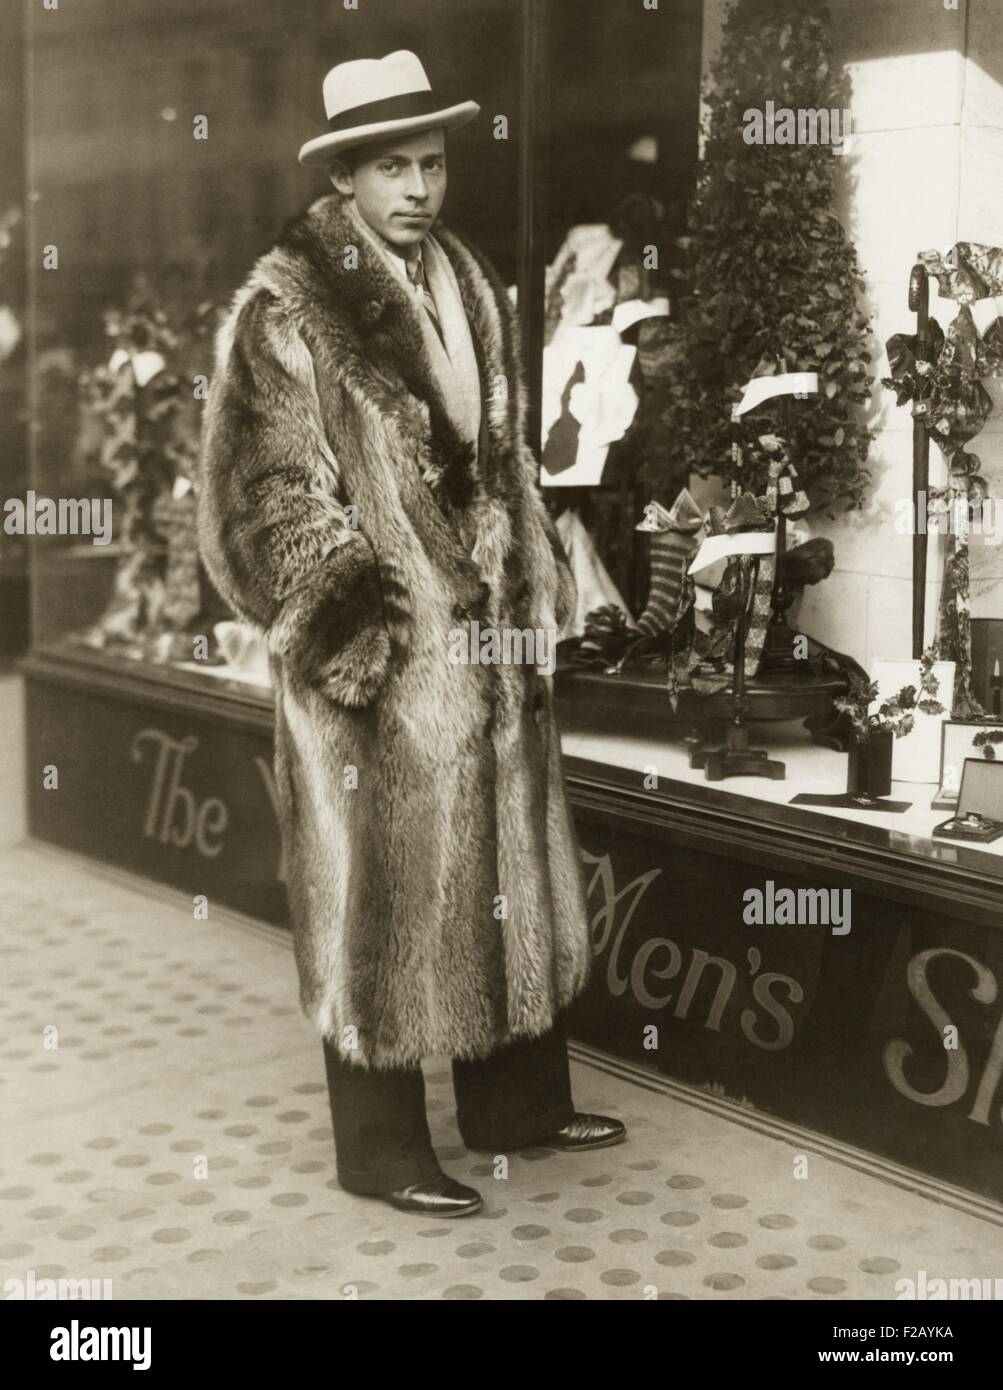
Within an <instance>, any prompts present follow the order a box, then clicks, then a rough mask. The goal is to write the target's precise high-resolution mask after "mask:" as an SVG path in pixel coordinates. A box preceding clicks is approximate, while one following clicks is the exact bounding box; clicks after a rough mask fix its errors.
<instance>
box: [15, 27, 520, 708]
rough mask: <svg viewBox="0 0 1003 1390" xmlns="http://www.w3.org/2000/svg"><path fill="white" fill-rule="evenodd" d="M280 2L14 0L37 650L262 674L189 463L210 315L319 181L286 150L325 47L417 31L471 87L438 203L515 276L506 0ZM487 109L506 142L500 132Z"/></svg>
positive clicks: (425, 46)
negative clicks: (219, 578) (470, 112)
mask: <svg viewBox="0 0 1003 1390" xmlns="http://www.w3.org/2000/svg"><path fill="white" fill-rule="evenodd" d="M293 10H294V7H291V6H289V5H286V4H280V3H273V4H268V5H264V6H258V7H255V8H253V9H251V10H249V9H248V7H247V6H246V5H244V4H237V3H234V2H233V0H222V2H221V0H188V3H185V4H181V5H172V6H170V7H169V8H168V9H167V10H165V9H164V7H163V6H161V5H158V4H155V3H153V0H138V3H135V4H132V5H130V6H129V10H128V14H127V15H123V13H122V10H121V7H120V6H118V5H116V4H114V3H111V0H98V3H95V4H92V5H90V6H89V7H88V10H87V13H86V15H83V14H81V13H75V12H74V11H73V9H72V8H66V7H61V8H60V9H59V10H58V11H55V10H53V11H50V10H46V9H43V8H42V7H40V6H33V7H31V9H30V12H29V20H28V31H27V39H26V50H27V57H26V79H25V80H26V85H27V89H28V93H29V96H30V103H29V111H30V126H29V129H28V131H27V140H28V155H29V158H28V169H29V174H28V178H29V190H28V196H27V203H26V206H27V218H28V226H29V244H30V245H31V246H32V247H33V248H35V250H34V251H33V253H32V257H31V272H32V287H31V304H30V314H29V330H30V331H29V337H30V346H31V358H32V372H33V382H34V392H35V400H34V419H35V422H36V423H35V430H34V434H33V438H32V450H31V476H30V482H29V486H30V489H31V492H30V493H29V494H28V498H27V503H32V502H33V503H34V507H33V517H34V520H33V521H32V522H30V523H29V524H28V527H27V529H29V530H30V529H31V527H32V526H34V527H35V528H36V529H37V532H38V534H37V535H36V536H35V537H34V545H33V596H32V597H33V601H32V622H33V632H34V640H35V643H36V645H38V646H45V645H47V644H50V643H52V642H54V641H58V642H60V643H61V644H63V646H64V648H65V649H66V650H67V651H72V652H75V653H77V654H78V655H80V654H86V653H90V654H91V655H93V656H100V658H101V659H102V660H107V661H113V662H115V661H123V660H124V661H127V662H129V663H135V662H136V661H140V662H145V663H154V664H157V665H160V666H163V667H165V668H169V669H171V670H174V671H177V672H182V673H188V674H190V675H192V676H197V675H199V673H201V674H203V675H205V674H208V673H211V672H213V671H216V672H218V673H220V674H224V675H225V676H227V677H228V678H237V679H245V678H246V679H247V680H248V681H249V682H251V683H252V684H258V685H260V686H267V679H268V677H267V664H266V659H265V655H264V651H263V649H262V648H261V646H260V644H258V643H257V641H256V639H252V638H251V636H250V635H249V633H248V632H247V631H246V630H244V629H243V628H242V626H241V625H237V627H236V628H235V626H234V624H233V614H232V613H230V612H229V611H228V610H227V608H226V606H225V605H224V604H223V603H222V601H221V600H220V599H219V597H218V595H217V594H216V593H215V592H214V590H213V587H212V585H211V583H210V581H209V580H208V577H207V576H206V573H205V571H204V569H203V567H202V565H201V563H200V560H199V557H198V554H197V549H196V544H195V529H194V518H195V499H194V486H193V485H194V484H195V483H196V481H197V480H196V476H195V466H196V459H197V451H198V445H199V431H200V419H201V411H202V408H203V402H204V398H205V393H206V389H207V381H208V379H209V378H210V377H211V373H212V365H213V357H212V345H213V335H214V333H215V330H216V328H217V326H218V324H219V321H220V315H221V312H222V310H223V309H224V308H225V306H226V304H227V303H228V300H229V297H230V295H231V294H232V292H233V290H234V289H235V288H236V286H237V285H239V284H240V283H241V281H242V280H243V279H244V277H245V276H246V274H247V273H248V271H249V270H250V268H251V265H252V264H253V262H254V260H255V258H256V257H257V256H259V255H260V254H262V253H263V252H264V251H265V250H267V249H268V247H269V246H270V245H271V244H272V242H273V241H274V240H275V238H276V237H277V236H278V234H279V232H280V231H281V227H282V224H283V223H284V221H285V220H286V219H287V218H288V217H289V216H291V215H292V214H293V213H295V212H296V211H298V210H299V209H300V208H301V207H303V206H305V205H306V204H307V203H308V202H309V201H310V200H311V199H312V198H315V197H319V196H321V195H323V194H324V193H325V192H327V191H329V185H328V184H327V182H326V180H325V177H324V174H323V171H321V172H320V174H318V173H317V171H315V170H308V169H305V168H302V167H301V166H300V165H299V164H298V163H297V161H296V152H297V150H298V148H299V146H300V145H301V144H302V143H303V141H304V139H306V138H307V137H308V135H309V133H310V132H311V131H312V130H314V129H315V128H316V125H317V121H318V117H319V116H322V114H323V113H322V111H320V110H319V106H320V100H319V93H320V90H321V82H322V79H323V76H324V73H325V72H326V71H327V70H328V68H330V67H331V66H332V65H333V64H335V63H337V62H342V61H346V60H348V59H352V58H355V57H364V56H365V57H368V56H372V55H374V54H384V53H388V52H391V51H394V50H395V49H400V48H412V49H414V50H416V51H419V52H420V53H421V55H422V57H423V60H424V62H425V64H426V68H427V70H428V72H429V75H430V78H431V80H432V82H433V84H435V87H436V89H437V90H440V91H443V92H445V93H447V94H449V95H453V94H454V93H455V99H456V100H461V99H463V98H465V97H466V96H468V95H471V94H473V93H476V97H477V100H478V101H479V102H480V103H481V106H482V110H483V111H484V113H485V119H484V120H482V121H480V122H478V123H475V125H473V126H472V127H471V128H470V131H469V132H468V133H466V134H465V136H464V139H463V140H462V141H459V140H458V141H457V142H455V145H454V146H453V147H451V150H450V170H451V181H452V191H451V197H450V200H449V203H448V204H447V207H446V209H445V217H446V220H447V221H448V222H451V223H453V224H455V225H456V226H457V227H458V228H461V229H462V230H463V231H464V232H465V233H468V234H469V235H470V236H471V237H472V238H473V240H474V241H475V242H476V244H477V245H479V246H481V247H482V248H483V249H484V250H485V252H486V253H487V254H488V255H489V256H490V257H491V258H492V260H493V261H494V262H495V264H496V265H497V267H498V269H499V271H500V273H501V274H502V275H503V277H505V279H506V282H507V283H512V282H514V280H515V275H516V259H517V257H516V240H517V235H516V233H517V221H518V190H517V156H516V149H515V136H516V134H517V122H518V106H519V92H520V80H519V51H520V50H519V22H520V12H519V7H518V6H511V5H507V4H497V3H495V0H435V3H430V0H410V3H409V4H408V5H407V6H406V7H402V6H394V7H383V8H375V7H374V8H372V9H369V10H353V9H350V8H347V7H341V6H332V5H329V4H322V3H319V0H309V2H308V3H304V4H300V5H297V6H296V7H295V12H293ZM432 36H434V42H433V41H432ZM475 38H476V41H475ZM154 48H155V50H156V60H155V61H153V60H152V59H151V53H152V52H153V50H154ZM461 87H462V89H463V90H462V92H461V91H460V90H459V88H461ZM96 90H97V91H99V92H100V99H96V98H95V91H96ZM496 113H497V114H499V115H504V116H505V117H506V118H507V120H508V122H509V123H510V126H511V127H512V130H511V138H509V139H497V138H495V123H494V120H493V118H494V116H495V114H496ZM22 495H24V494H23V493H22ZM72 499H77V501H76V503H74V501H72ZM84 499H86V502H87V506H86V507H83V506H82V505H80V503H82V502H83V500H84ZM27 503H26V513H27V511H28V510H32V509H31V508H30V507H28V506H27ZM85 513H86V521H85V519H84V518H85ZM50 514H51V515H50ZM85 525H89V527H90V530H89V532H86V533H85V531H84V529H83V528H84V526H85ZM49 527H51V533H49V532H48V530H47V528H49ZM32 539H33V538H32V537H31V536H30V535H29V536H28V537H27V541H28V543H29V544H30V543H31V542H32ZM200 637H201V638H204V639H205V643H204V645H203V646H202V647H201V648H200V649H197V650H196V648H195V643H196V639H197V638H200Z"/></svg>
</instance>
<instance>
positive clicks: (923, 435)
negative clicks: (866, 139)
mask: <svg viewBox="0 0 1003 1390" xmlns="http://www.w3.org/2000/svg"><path fill="white" fill-rule="evenodd" d="M909 312H910V313H913V314H915V315H916V360H917V362H927V361H929V353H930V277H929V275H928V274H927V270H926V266H925V265H922V264H917V265H914V266H913V268H912V275H911V276H910V277H909ZM929 485H930V436H929V435H928V434H927V432H926V429H925V426H924V422H923V420H922V419H918V418H917V417H916V416H915V415H914V416H913V422H912V499H913V522H914V526H913V535H912V654H913V659H914V660H918V659H919V657H921V656H922V655H923V634H924V629H925V626H926V540H927V537H926V526H925V524H924V525H923V526H920V522H919V518H920V508H922V510H923V516H924V518H925V517H926V500H927V490H928V488H929Z"/></svg>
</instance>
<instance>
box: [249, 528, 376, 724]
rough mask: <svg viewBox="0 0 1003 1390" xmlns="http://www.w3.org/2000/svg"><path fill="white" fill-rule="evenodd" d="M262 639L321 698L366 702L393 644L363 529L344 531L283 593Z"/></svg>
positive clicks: (356, 703) (352, 703)
mask: <svg viewBox="0 0 1003 1390" xmlns="http://www.w3.org/2000/svg"><path fill="white" fill-rule="evenodd" d="M268 644H269V646H270V648H271V649H272V650H273V651H274V652H275V654H276V655H277V656H280V657H282V659H283V660H284V661H285V662H286V663H287V665H288V666H289V667H290V669H292V670H293V671H295V672H296V673H297V674H298V675H299V676H300V678H301V679H302V680H303V681H304V682H305V683H306V684H307V685H309V686H312V687H314V688H316V689H318V690H319V691H321V693H322V694H324V695H326V696H327V698H328V699H330V700H334V701H335V702H336V703H338V704H341V705H348V706H350V707H353V708H361V707H362V706H364V705H368V704H370V703H371V702H372V700H373V699H374V698H375V697H376V695H377V694H378V693H379V691H380V688H381V687H382V686H383V684H384V682H385V680H386V677H387V674H388V671H389V668H390V659H391V649H392V646H391V639H390V633H389V631H388V629H387V625H386V622H385V620H384V616H383V593H382V587H381V584H380V573H379V566H378V565H377V562H376V555H375V553H374V552H373V549H372V546H371V545H370V544H369V541H368V540H367V539H366V538H365V536H363V535H362V534H361V533H357V532H356V533H351V532H349V533H348V537H347V539H345V540H343V541H342V542H341V543H340V544H338V545H335V546H334V548H333V549H332V550H330V551H329V552H328V554H327V555H326V556H325V557H324V559H323V560H322V561H321V562H320V564H319V565H318V566H317V567H316V569H314V571H313V572H312V573H311V574H310V575H309V577H308V578H307V579H306V580H305V581H303V582H301V583H299V584H297V585H296V586H295V587H294V588H293V589H292V591H291V592H289V593H288V594H286V595H285V597H284V599H283V602H282V607H281V608H280V610H279V613H278V616H277V617H276V619H275V621H274V622H273V623H272V625H271V628H270V630H269V633H268Z"/></svg>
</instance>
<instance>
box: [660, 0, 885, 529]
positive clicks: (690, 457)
mask: <svg viewBox="0 0 1003 1390" xmlns="http://www.w3.org/2000/svg"><path fill="white" fill-rule="evenodd" d="M829 30H830V20H829V14H828V10H827V7H826V5H825V4H824V3H822V0H797V3H794V2H793V0H770V3H768V4H765V3H763V0H735V3H734V4H733V5H732V7H731V8H730V9H729V11H728V13H727V15H726V19H725V25H724V33H723V42H722V49H721V53H720V57H719V60H718V62H717V64H716V65H715V66H714V68H713V69H712V76H713V85H712V89H711V90H710V91H709V93H708V94H707V97H706V105H707V110H708V118H707V124H706V148H705V154H704V159H703V161H702V164H701V172H700V175H699V179H698V183H697V188H696V192H695V195H694V198H693V201H692V203H691V207H690V213H689V226H690V236H689V237H688V238H687V239H686V241H685V243H684V245H685V248H686V250H687V255H688V264H687V267H686V282H687V289H688V292H687V294H686V296H685V299H684V303H683V305H682V314H681V320H680V325H679V330H678V348H679V350H678V352H677V354H675V357H676V364H677V372H676V380H675V384H674V386H673V388H672V391H671V398H670V401H669V403H668V405H667V407H666V415H667V420H666V423H667V425H668V426H669V428H668V429H667V430H666V436H667V438H668V439H669V440H671V444H670V456H669V458H668V460H667V463H668V467H669V469H670V470H671V477H665V476H663V478H662V480H661V481H662V484H663V488H664V490H665V491H671V490H672V488H673V487H678V486H679V482H680V481H681V480H683V481H684V480H685V477H686V475H687V474H688V473H689V472H690V471H691V470H697V471H703V472H705V473H709V472H722V473H725V474H728V473H729V471H730V419H731V407H732V405H733V404H734V403H735V402H736V401H737V400H738V399H739V398H740V395H741V388H742V386H744V384H745V383H746V382H747V381H748V380H749V379H750V378H751V377H753V376H764V375H767V376H768V375H775V374H779V373H785V372H794V371H809V372H816V371H817V372H818V373H819V388H820V390H819V395H818V396H817V397H814V396H813V397H810V398H809V400H808V401H806V402H805V403H804V404H798V405H795V406H794V407H793V409H792V411H791V414H792V416H793V417H795V423H794V425H793V428H792V427H791V425H790V423H788V422H782V421H781V419H780V417H779V412H777V419H776V420H775V422H774V428H776V429H777V430H778V432H779V433H782V434H784V435H786V436H787V437H789V438H791V439H792V443H793V445H794V458H795V460H796V465H797V469H798V473H799V475H800V477H801V480H802V483H803V485H804V486H805V487H806V489H807V491H808V492H809V495H810V496H811V498H812V502H813V504H814V505H816V506H820V505H831V504H832V503H833V502H836V501H841V502H842V503H843V504H844V505H845V506H848V507H850V506H861V505H862V503H863V498H864V493H865V489H866V486H867V484H868V481H869V475H868V473H867V471H866V468H865V464H866V461H867V453H868V448H869V445H870V440H871V437H872V436H871V433H870V431H869V430H868V429H867V428H866V426H865V424H864V423H863V420H862V412H863V408H864V407H865V406H866V405H867V403H868V402H869V399H870V393H871V384H872V383H871V373H870V370H869V363H870V361H871V355H870V353H869V351H868V346H869V319H868V318H867V317H866V316H865V315H864V314H863V313H861V312H860V310H859V308H858V299H859V296H860V294H861V293H862V290H863V282H862V280H861V276H860V271H859V267H858V264H857V259H856V253H855V251H854V248H853V246H852V244H851V243H850V242H849V241H848V239H847V236H846V233H845V231H844V229H843V227H842V225H841V223H840V221H839V218H838V217H837V215H836V213H835V211H834V204H835V183H836V173H837V163H836V161H837V160H838V159H839V158H841V156H839V155H837V154H835V153H834V150H833V147H832V146H831V145H822V144H815V145H812V144H803V145H780V144H773V145H770V144H762V145H755V144H747V143H746V142H745V138H744V132H745V129H746V124H747V123H746V122H745V120H744V114H745V112H746V111H747V110H750V109H753V108H754V109H756V110H760V111H765V110H766V103H767V102H768V101H771V100H772V101H773V102H774V103H775V104H776V108H777V110H780V109H781V108H784V107H787V108H790V109H792V110H798V109H810V110H821V109H823V108H825V109H827V110H840V111H841V110H843V109H844V108H845V107H846V106H847V100H846V93H845V91H844V81H843V78H842V76H841V75H839V74H838V73H836V72H834V71H833V64H832V56H831V44H830V36H829ZM788 399H789V398H788ZM767 410H768V407H764V408H763V415H764V416H765V415H766V413H767ZM757 418H758V417H757ZM758 471H760V470H757V469H756V466H755V465H754V464H753V465H752V467H751V468H749V469H747V474H746V476H745V478H744V479H743V484H744V486H746V487H748V488H750V489H751V490H753V491H761V490H762V487H763V485H764V482H765V475H764V476H762V477H761V476H749V473H752V472H758ZM651 481H652V482H654V481H655V480H654V478H652V479H651Z"/></svg>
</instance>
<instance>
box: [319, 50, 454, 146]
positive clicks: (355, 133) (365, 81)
mask: <svg viewBox="0 0 1003 1390" xmlns="http://www.w3.org/2000/svg"><path fill="white" fill-rule="evenodd" d="M480 109H481V108H480V107H479V106H478V104H477V102H476V101H461V102H460V104H459V105H458V106H439V105H438V104H437V102H436V99H435V97H434V96H433V95H432V86H431V83H430V82H429V80H428V77H427V76H426V74H425V69H424V68H423V67H422V65H421V60H420V59H419V58H418V56H417V55H416V54H414V53H411V52H409V51H408V50H407V49H406V48H402V49H399V50H398V52H396V53H388V54H387V56H386V57H385V58H360V59H358V60H357V61H355V62H351V63H339V64H338V66H337V67H334V68H332V69H331V71H330V72H329V73H328V74H327V76H326V77H325V78H324V110H325V112H326V113H327V120H328V124H329V126H330V127H331V128H330V130H329V131H328V133H327V134H326V135H318V136H317V137H316V138H315V139H313V140H308V141H307V142H306V144H305V145H304V146H303V148H302V149H301V150H300V152H299V156H298V158H299V162H300V163H301V164H326V163H327V161H328V160H329V159H332V158H333V157H334V156H335V155H336V154H339V153H340V152H341V151H342V150H347V149H348V148H349V147H350V146H352V145H367V144H369V143H371V142H372V141H374V140H382V139H385V138H387V137H388V136H391V135H410V134H416V133H417V132H418V131H421V130H438V129H439V128H440V127H441V128H444V129H447V130H450V129H452V128H453V127H454V126H461V125H466V123H467V122H468V121H472V120H473V119H474V117H475V116H476V115H477V113H478V111H480Z"/></svg>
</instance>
